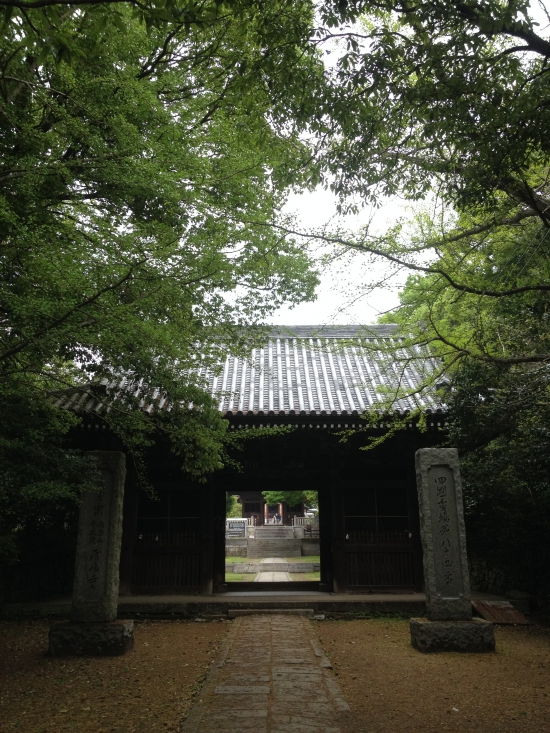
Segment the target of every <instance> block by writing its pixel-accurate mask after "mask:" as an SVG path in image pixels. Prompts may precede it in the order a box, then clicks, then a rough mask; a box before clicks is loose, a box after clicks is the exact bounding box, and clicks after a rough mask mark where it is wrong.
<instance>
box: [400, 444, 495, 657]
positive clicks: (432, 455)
mask: <svg viewBox="0 0 550 733" xmlns="http://www.w3.org/2000/svg"><path fill="white" fill-rule="evenodd" d="M416 482H417V490H418V503H419V509H420V534H421V538H422V549H423V555H424V583H425V587H426V616H427V619H415V618H413V619H411V621H410V628H411V641H412V645H413V646H414V647H415V648H416V649H419V650H420V651H423V652H432V651H471V652H485V651H494V649H495V639H494V630H493V624H491V623H490V622H488V621H484V620H482V619H477V618H475V619H472V604H471V600H470V580H469V575H468V558H467V555H466V531H465V527H464V511H463V503H462V486H461V482H460V469H459V462H458V451H457V450H456V448H423V449H422V450H419V451H417V453H416Z"/></svg>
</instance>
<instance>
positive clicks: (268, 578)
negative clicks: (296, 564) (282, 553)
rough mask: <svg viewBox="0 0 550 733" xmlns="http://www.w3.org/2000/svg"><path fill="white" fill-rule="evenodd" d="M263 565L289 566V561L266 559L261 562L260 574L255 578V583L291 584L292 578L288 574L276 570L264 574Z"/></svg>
mask: <svg viewBox="0 0 550 733" xmlns="http://www.w3.org/2000/svg"><path fill="white" fill-rule="evenodd" d="M262 563H264V564H265V565H288V563H287V561H286V560H285V559H284V558H283V557H264V559H263V560H261V561H260V572H259V573H257V575H256V577H255V578H254V582H258V583H291V582H292V578H291V577H290V575H289V574H288V573H287V572H283V571H280V570H275V571H273V572H270V571H267V572H262V570H261V567H262Z"/></svg>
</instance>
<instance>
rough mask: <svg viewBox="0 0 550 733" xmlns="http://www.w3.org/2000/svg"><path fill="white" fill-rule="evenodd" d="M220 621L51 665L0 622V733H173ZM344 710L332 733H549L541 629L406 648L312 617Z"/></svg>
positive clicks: (545, 632)
mask: <svg viewBox="0 0 550 733" xmlns="http://www.w3.org/2000/svg"><path fill="white" fill-rule="evenodd" d="M229 628H230V624H229V623H227V622H219V621H217V622H209V623H196V622H192V621H151V622H144V623H140V624H137V625H136V633H135V636H136V648H135V651H134V652H132V653H131V654H128V655H126V656H124V657H116V658H111V659H51V658H49V657H47V656H46V655H45V650H46V648H47V634H48V625H47V624H46V623H44V622H1V623H0V650H1V652H0V733H7V732H8V731H9V732H11V731H21V732H24V733H69V731H70V733H159V732H160V731H163V732H166V733H177V731H179V729H180V726H181V723H182V721H183V720H184V718H185V716H186V715H187V713H188V711H189V709H190V707H191V705H192V704H193V702H194V701H195V699H197V695H199V699H200V686H201V683H202V680H203V679H204V677H205V675H206V673H207V671H208V669H209V666H210V663H211V661H212V660H213V658H215V656H216V653H217V649H218V648H219V645H220V643H221V641H222V640H223V638H224V637H225V635H226V633H227V630H228V629H229ZM314 629H315V631H317V633H318V634H319V636H320V639H321V643H322V644H323V645H324V647H325V649H326V651H327V653H328V656H329V657H330V659H331V661H332V664H333V666H334V672H335V674H336V676H337V677H336V678H337V680H338V682H339V684H340V686H341V688H342V691H343V693H344V696H345V698H346V700H347V701H348V702H349V704H350V707H351V712H349V713H344V714H343V716H342V721H341V733H442V731H451V732H454V731H456V732H457V733H458V731H460V732H461V733H550V676H549V672H550V630H549V629H546V628H541V627H537V626H534V627H519V626H518V627H509V626H508V627H497V628H496V638H497V653H496V654H487V655H481V654H466V655H461V654H431V655H424V654H420V653H419V652H417V651H415V650H413V649H412V648H411V647H410V644H409V629H408V622H407V621H398V620H384V619H376V620H358V621H321V622H314Z"/></svg>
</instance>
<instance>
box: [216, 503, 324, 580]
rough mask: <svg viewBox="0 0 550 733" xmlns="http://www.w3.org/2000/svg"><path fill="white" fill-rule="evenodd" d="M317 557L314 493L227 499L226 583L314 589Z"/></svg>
mask: <svg viewBox="0 0 550 733" xmlns="http://www.w3.org/2000/svg"><path fill="white" fill-rule="evenodd" d="M320 554H321V552H320V536H319V507H318V498H317V493H316V492H314V491H265V492H261V491H246V492H242V493H241V494H227V502H226V521H225V582H226V583H231V584H242V583H247V584H248V583H289V589H291V588H292V586H291V585H290V584H292V583H294V584H297V583H300V584H303V583H319V582H320V578H321V562H320ZM296 587H297V586H296Z"/></svg>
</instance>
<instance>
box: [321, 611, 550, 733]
mask: <svg viewBox="0 0 550 733" xmlns="http://www.w3.org/2000/svg"><path fill="white" fill-rule="evenodd" d="M315 626H316V629H317V632H318V634H319V636H320V638H321V642H322V644H323V645H324V647H325V649H326V651H327V653H328V656H329V657H330V659H331V661H332V664H333V667H334V671H335V674H336V675H337V679H338V682H339V684H340V686H341V687H342V690H343V693H344V696H345V698H346V700H347V701H348V703H349V704H350V707H351V712H350V713H346V714H345V715H344V717H343V722H342V733H405V732H407V733H441V731H460V732H461V733H548V732H550V675H549V673H550V630H549V629H546V628H540V627H536V626H527V627H526V626H497V627H495V635H496V643H497V652H496V653H495V654H458V653H447V654H421V653H420V652H417V651H415V650H414V649H413V648H412V647H411V646H410V642H409V625H408V622H407V621H395V620H392V621H387V620H381V619H377V620H361V621H322V622H319V623H316V624H315Z"/></svg>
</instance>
